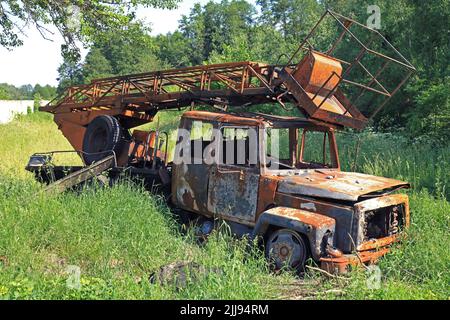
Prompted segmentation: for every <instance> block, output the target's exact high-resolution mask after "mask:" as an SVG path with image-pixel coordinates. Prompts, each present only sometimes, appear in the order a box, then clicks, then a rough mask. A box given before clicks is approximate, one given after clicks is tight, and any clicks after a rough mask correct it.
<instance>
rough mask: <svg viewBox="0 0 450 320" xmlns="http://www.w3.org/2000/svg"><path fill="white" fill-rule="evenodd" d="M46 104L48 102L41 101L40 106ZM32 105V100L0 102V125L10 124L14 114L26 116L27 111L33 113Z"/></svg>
mask: <svg viewBox="0 0 450 320" xmlns="http://www.w3.org/2000/svg"><path fill="white" fill-rule="evenodd" d="M47 103H48V101H41V106H44V105H46V104H47ZM33 105H34V101H33V100H0V124H1V123H8V122H10V121H11V120H12V119H14V115H16V114H27V111H28V110H31V111H33Z"/></svg>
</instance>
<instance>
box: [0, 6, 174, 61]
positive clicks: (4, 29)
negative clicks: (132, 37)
mask: <svg viewBox="0 0 450 320" xmlns="http://www.w3.org/2000/svg"><path fill="white" fill-rule="evenodd" d="M178 2H179V1H178V0H132V1H104V0H95V1H84V0H58V1H40V0H39V1H37V0H20V1H17V0H6V1H2V2H1V3H0V18H1V19H0V45H1V46H4V47H6V48H13V47H17V46H20V45H21V44H22V43H23V41H22V39H21V33H22V29H23V27H24V26H28V25H31V26H33V27H35V28H36V29H37V30H38V31H39V32H40V33H41V35H42V36H43V37H44V38H49V37H50V36H51V31H50V30H48V28H47V27H46V25H53V26H54V27H56V29H57V30H58V31H59V33H60V34H61V35H62V37H63V38H64V41H65V44H64V45H63V46H62V49H63V55H65V56H66V57H67V58H69V57H70V58H75V59H74V60H77V57H79V53H78V48H77V41H80V42H82V43H91V42H92V41H93V40H95V39H99V38H103V37H104V33H105V32H107V31H111V30H114V29H120V28H122V27H123V25H127V24H128V23H130V21H132V20H133V19H134V16H135V12H136V9H137V7H138V6H144V7H156V8H169V9H170V8H174V7H176V5H177V3H178Z"/></svg>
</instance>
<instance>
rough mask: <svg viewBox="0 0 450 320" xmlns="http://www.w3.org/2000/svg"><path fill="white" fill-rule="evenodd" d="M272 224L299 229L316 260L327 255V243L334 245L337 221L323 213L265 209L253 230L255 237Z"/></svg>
mask: <svg viewBox="0 0 450 320" xmlns="http://www.w3.org/2000/svg"><path fill="white" fill-rule="evenodd" d="M270 226H275V227H280V228H287V229H292V230H295V231H297V232H298V233H300V234H302V235H304V236H306V237H307V238H308V240H309V245H310V249H311V254H312V257H313V258H314V260H319V258H320V257H322V256H325V255H326V252H325V250H326V247H327V245H330V246H333V238H334V237H333V235H334V232H335V226H336V221H335V220H334V219H333V218H330V217H327V216H325V215H322V214H318V213H313V212H309V211H305V210H301V209H295V208H287V207H275V208H272V209H269V210H266V211H264V212H263V213H262V214H261V215H260V216H259V219H258V221H257V223H256V226H255V228H254V230H253V237H257V236H264V235H265V234H266V232H267V230H268V229H269V227H270Z"/></svg>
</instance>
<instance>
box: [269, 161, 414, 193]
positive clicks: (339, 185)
mask: <svg viewBox="0 0 450 320" xmlns="http://www.w3.org/2000/svg"><path fill="white" fill-rule="evenodd" d="M398 188H409V184H408V183H407V182H403V181H399V180H395V179H389V178H383V177H377V176H372V175H368V174H363V173H356V172H341V171H335V170H328V169H325V170H324V169H320V170H308V171H305V172H302V173H300V174H298V175H295V176H289V177H282V178H281V179H280V181H279V184H278V192H282V193H289V194H300V195H305V196H311V197H319V198H328V199H336V200H344V201H358V200H359V198H360V197H361V196H366V195H367V196H370V194H373V195H377V194H379V193H382V192H383V191H389V190H392V189H398Z"/></svg>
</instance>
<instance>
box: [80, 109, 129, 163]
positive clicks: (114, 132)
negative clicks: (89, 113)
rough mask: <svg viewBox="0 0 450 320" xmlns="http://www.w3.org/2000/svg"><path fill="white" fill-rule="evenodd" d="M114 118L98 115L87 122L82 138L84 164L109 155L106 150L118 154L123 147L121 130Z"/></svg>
mask: <svg viewBox="0 0 450 320" xmlns="http://www.w3.org/2000/svg"><path fill="white" fill-rule="evenodd" d="M122 131H123V130H122V128H121V126H120V124H119V121H117V119H116V118H114V117H111V116H98V117H96V118H94V120H92V121H91V123H89V125H88V126H87V129H86V133H85V134H84V138H83V152H85V153H86V154H84V155H83V158H84V161H85V162H86V164H88V165H89V164H91V163H93V162H95V161H99V160H101V159H103V158H104V157H106V156H108V155H110V154H111V153H109V152H108V151H111V150H113V151H115V152H116V154H118V153H119V152H120V151H121V149H122V148H123V143H122V142H123V132H122Z"/></svg>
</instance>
